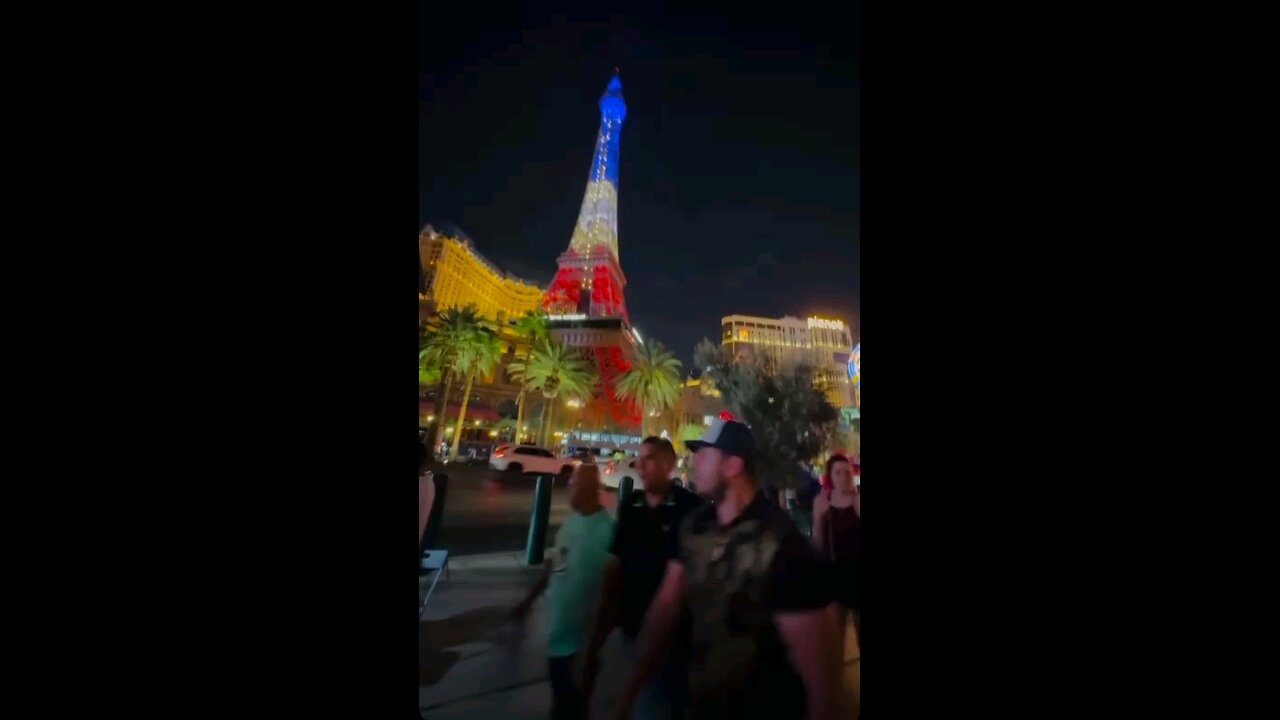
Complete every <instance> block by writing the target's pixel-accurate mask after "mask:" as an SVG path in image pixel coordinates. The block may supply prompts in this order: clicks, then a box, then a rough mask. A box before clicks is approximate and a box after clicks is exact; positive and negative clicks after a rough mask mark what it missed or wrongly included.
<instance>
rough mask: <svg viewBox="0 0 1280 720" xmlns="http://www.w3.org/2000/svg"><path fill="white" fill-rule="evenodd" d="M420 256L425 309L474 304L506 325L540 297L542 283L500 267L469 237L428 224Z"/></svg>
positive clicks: (420, 243)
mask: <svg viewBox="0 0 1280 720" xmlns="http://www.w3.org/2000/svg"><path fill="white" fill-rule="evenodd" d="M418 259H419V261H420V262H421V263H422V277H423V286H424V289H425V290H424V292H422V293H421V294H420V296H419V298H418V299H419V301H420V302H421V304H422V306H423V313H424V314H425V315H430V314H434V313H437V312H441V311H444V310H447V309H448V308H452V307H465V306H467V305H475V306H476V308H477V309H479V311H480V314H481V315H482V316H484V317H485V318H486V319H488V320H490V321H492V322H494V323H496V324H497V325H498V326H499V327H502V326H505V325H506V324H507V320H508V319H514V318H517V317H520V316H521V315H523V314H525V313H526V312H530V311H532V310H534V309H536V308H537V307H538V305H539V303H540V302H541V301H542V288H540V287H538V286H537V285H534V284H533V283H529V282H526V281H524V280H521V279H519V278H517V277H514V276H512V275H511V274H509V273H505V272H503V271H501V270H499V269H498V268H497V267H496V266H495V265H494V264H493V263H491V262H489V261H488V260H487V259H485V257H484V256H483V255H481V254H480V253H479V252H478V251H477V250H476V249H475V247H473V246H472V243H471V240H470V239H469V238H466V237H452V236H449V235H445V234H442V233H440V232H437V231H436V229H435V228H433V227H432V226H430V225H428V226H427V227H426V228H425V229H423V231H422V233H421V234H420V235H419V236H418Z"/></svg>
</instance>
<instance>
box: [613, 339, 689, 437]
mask: <svg viewBox="0 0 1280 720" xmlns="http://www.w3.org/2000/svg"><path fill="white" fill-rule="evenodd" d="M628 360H629V361H630V362H631V367H630V368H629V369H627V370H624V371H623V372H622V375H621V378H620V379H619V380H618V386H617V388H616V389H615V390H614V395H616V396H617V397H618V399H619V400H622V401H629V402H633V403H635V404H636V405H637V406H638V407H639V408H640V433H641V434H642V435H648V434H649V413H650V412H656V413H662V412H666V411H667V410H670V409H671V408H673V407H675V404H676V398H677V397H678V396H679V395H680V386H681V374H680V361H679V360H677V359H676V356H675V355H674V354H673V353H671V352H670V351H669V350H667V349H666V348H665V347H663V345H662V343H660V342H658V341H657V340H654V339H652V338H650V339H649V341H648V342H645V343H642V344H641V345H640V346H639V347H637V348H636V349H635V350H634V351H633V352H632V353H631V355H630V357H629V358H628Z"/></svg>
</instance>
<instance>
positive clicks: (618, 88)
mask: <svg viewBox="0 0 1280 720" xmlns="http://www.w3.org/2000/svg"><path fill="white" fill-rule="evenodd" d="M614 72H615V74H614V76H613V79H612V80H610V81H609V85H608V87H607V88H605V91H604V95H602V96H601V97H600V133H599V134H598V135H597V136H596V152H595V156H594V157H593V158H592V162H591V174H590V175H589V176H588V178H587V193H586V197H584V198H583V200H582V211H581V212H580V213H579V214H578V224H577V225H576V226H575V227H574V229H573V239H572V240H570V241H569V250H570V251H573V252H577V253H583V254H592V253H594V252H597V250H596V248H598V247H601V246H603V247H604V248H607V249H608V250H609V251H610V252H612V253H613V256H614V257H615V258H616V257H617V256H618V141H619V139H620V138H621V137H622V121H623V120H625V119H626V117H627V103H626V101H624V100H623V99H622V81H621V80H619V79H618V75H617V74H616V73H617V68H614Z"/></svg>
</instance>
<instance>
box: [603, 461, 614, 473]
mask: <svg viewBox="0 0 1280 720" xmlns="http://www.w3.org/2000/svg"><path fill="white" fill-rule="evenodd" d="M605 472H613V461H612V460H610V461H609V464H608V465H607V466H606V467H605Z"/></svg>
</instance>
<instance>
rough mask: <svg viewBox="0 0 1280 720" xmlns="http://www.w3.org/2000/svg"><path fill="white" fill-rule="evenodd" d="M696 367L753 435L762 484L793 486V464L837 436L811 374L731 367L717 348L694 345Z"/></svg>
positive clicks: (802, 368) (801, 369)
mask: <svg viewBox="0 0 1280 720" xmlns="http://www.w3.org/2000/svg"><path fill="white" fill-rule="evenodd" d="M694 362H695V363H697V365H698V366H699V367H701V368H703V377H707V376H708V375H709V376H710V377H711V378H712V380H714V382H715V383H716V387H717V388H719V389H720V391H721V393H722V394H723V395H722V397H723V399H724V401H725V404H726V405H728V406H729V409H730V410H731V411H733V413H734V414H735V415H736V416H737V417H738V419H739V420H741V421H742V422H744V423H746V424H747V426H748V427H750V428H751V433H752V435H754V436H755V440H756V447H757V450H758V452H757V457H756V471H757V474H758V475H759V477H758V479H759V480H760V481H766V482H770V483H772V484H773V485H775V486H776V487H779V488H792V489H798V488H796V487H795V485H796V481H797V480H798V478H799V476H798V475H797V473H796V472H795V468H796V465H797V464H798V463H801V462H805V463H807V462H811V461H812V460H813V459H814V458H816V457H817V456H818V454H819V453H821V452H822V450H823V448H824V447H825V446H826V445H827V442H828V440H829V438H830V437H831V436H832V435H833V434H834V433H835V431H836V421H837V420H838V419H839V412H838V411H837V410H836V408H835V406H833V405H832V404H831V403H829V402H827V400H826V398H825V397H823V395H822V392H821V391H819V390H817V389H815V388H814V387H813V369H812V368H810V367H808V366H806V365H796V366H793V367H786V368H780V369H776V370H775V369H773V368H770V370H769V371H766V369H765V368H762V367H761V366H759V365H757V364H755V363H753V362H751V361H749V360H739V361H737V362H731V361H730V358H729V356H728V354H727V353H726V352H725V351H724V350H723V348H721V347H720V346H716V345H714V344H712V343H711V342H710V341H709V340H703V341H702V342H700V343H698V347H697V349H696V350H695V351H694Z"/></svg>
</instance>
